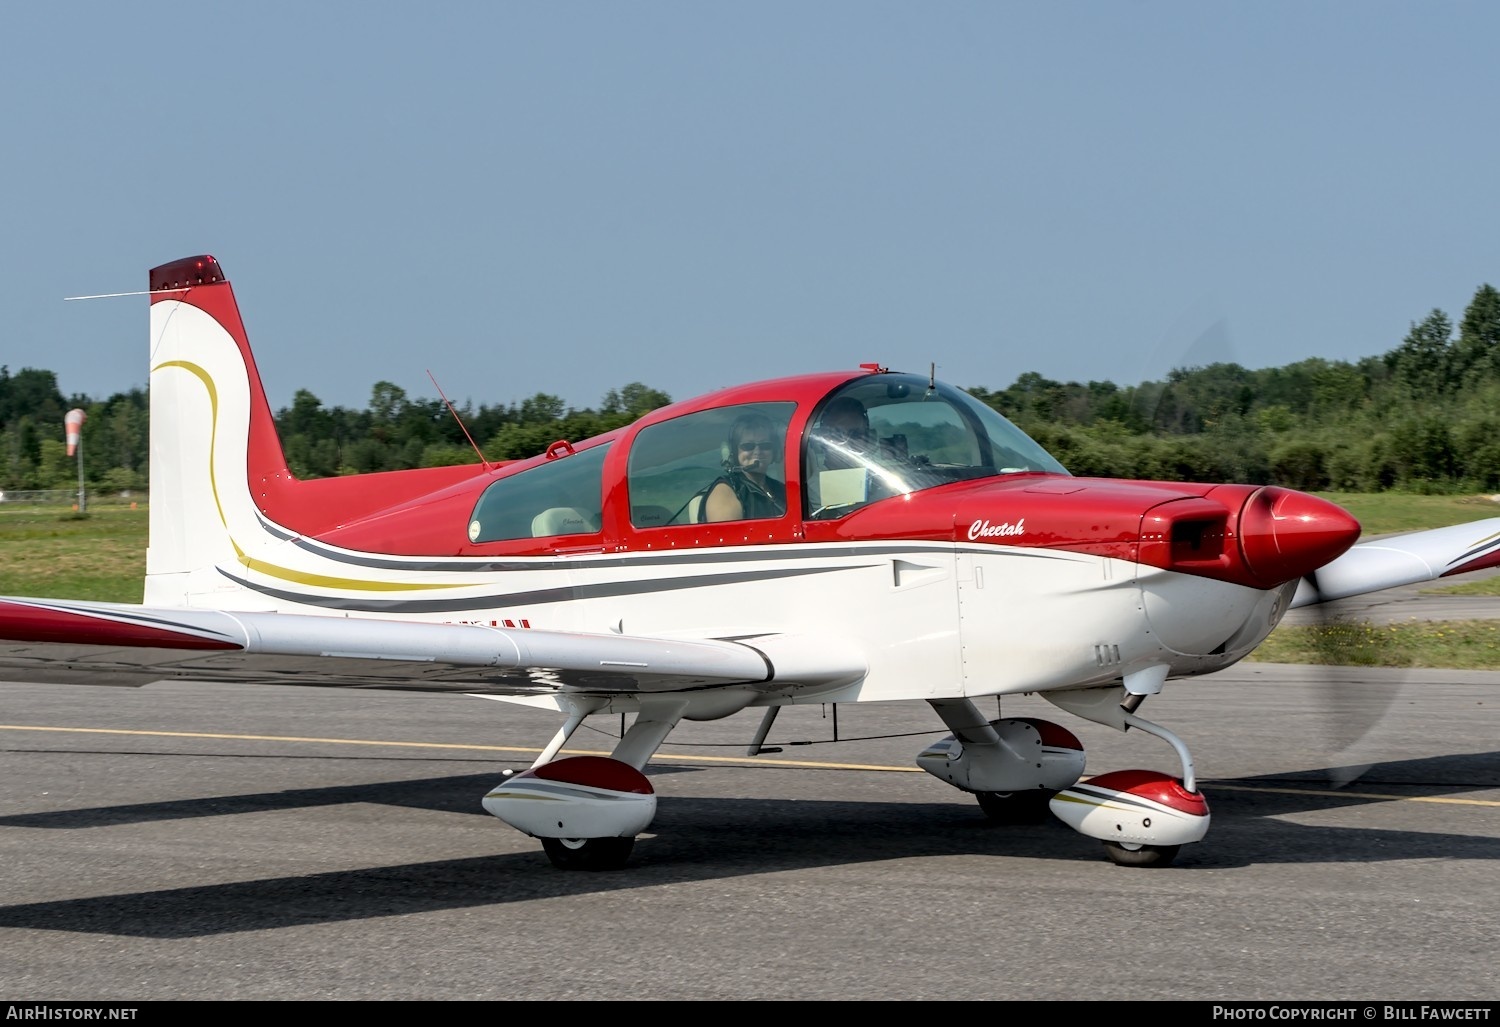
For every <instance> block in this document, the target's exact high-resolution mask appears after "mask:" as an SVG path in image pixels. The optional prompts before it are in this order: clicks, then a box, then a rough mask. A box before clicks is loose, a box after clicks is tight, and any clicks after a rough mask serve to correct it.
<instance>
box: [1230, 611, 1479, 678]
mask: <svg viewBox="0 0 1500 1027" xmlns="http://www.w3.org/2000/svg"><path fill="white" fill-rule="evenodd" d="M1248 659H1249V661H1250V662H1252V663H1318V664H1323V665H1325V666H1335V667H1441V668H1444V669H1447V670H1500V620H1464V621H1416V620H1413V621H1409V622H1406V623H1401V624H1381V625H1376V624H1370V623H1368V622H1365V621H1348V622H1333V623H1329V624H1325V625H1322V626H1320V627H1303V626H1300V625H1299V626H1290V625H1288V626H1286V627H1281V628H1277V629H1276V630H1275V631H1273V632H1271V637H1270V638H1268V639H1266V640H1265V641H1264V642H1262V643H1261V644H1260V647H1259V648H1258V649H1256V650H1255V652H1253V653H1251V654H1250V656H1249V658H1248Z"/></svg>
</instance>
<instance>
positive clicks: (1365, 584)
mask: <svg viewBox="0 0 1500 1027" xmlns="http://www.w3.org/2000/svg"><path fill="white" fill-rule="evenodd" d="M1489 567H1500V517H1488V518H1485V519H1484V520H1480V521H1470V522H1468V523H1465V524H1453V525H1449V526H1448V527H1445V528H1433V529H1431V530H1428V531H1414V532H1411V533H1410V534H1407V535H1397V536H1394V537H1391V538H1380V539H1372V540H1370V541H1369V542H1361V543H1359V544H1358V545H1355V546H1354V547H1353V548H1351V549H1350V550H1349V551H1348V552H1346V553H1345V554H1344V555H1343V556H1341V557H1339V558H1338V559H1337V560H1334V561H1333V562H1332V563H1329V564H1325V565H1324V566H1322V567H1319V568H1318V569H1317V570H1316V571H1315V572H1313V573H1312V574H1309V575H1308V576H1307V577H1305V578H1303V579H1302V581H1301V582H1299V583H1298V585H1297V592H1296V595H1295V596H1294V597H1293V598H1292V602H1291V608H1292V609H1296V608H1297V607H1299V606H1311V605H1313V604H1315V603H1325V602H1329V601H1330V600H1334V599H1347V598H1349V597H1351V596H1357V595H1363V594H1365V593H1367V592H1378V591H1380V590H1381V589H1386V588H1395V587H1396V586H1398V585H1414V584H1417V583H1418V582H1422V581H1435V580H1436V579H1438V578H1445V577H1449V576H1451V575H1454V574H1464V573H1467V572H1469V571H1478V570H1484V569H1486V568H1489Z"/></svg>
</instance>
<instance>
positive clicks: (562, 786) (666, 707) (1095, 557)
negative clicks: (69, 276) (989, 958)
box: [0, 256, 1500, 869]
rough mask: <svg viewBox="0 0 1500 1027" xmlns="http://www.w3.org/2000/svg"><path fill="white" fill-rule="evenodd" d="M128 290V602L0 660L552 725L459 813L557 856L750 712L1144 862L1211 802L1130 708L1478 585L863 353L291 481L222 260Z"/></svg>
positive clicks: (1327, 509)
mask: <svg viewBox="0 0 1500 1027" xmlns="http://www.w3.org/2000/svg"><path fill="white" fill-rule="evenodd" d="M150 289H151V292H150V297H151V304H150V307H151V329H150V334H151V338H150V343H151V378H150V393H151V470H150V485H151V504H150V546H149V550H148V555H147V561H146V579H145V595H144V599H145V602H144V604H143V605H139V606H137V605H131V604H109V603H86V602H70V601H59V600H48V599H27V598H3V599H0V638H4V639H9V640H11V642H10V643H8V644H5V645H4V646H3V647H0V662H3V664H4V665H5V666H6V667H7V668H8V670H9V671H11V672H12V676H15V673H14V672H16V671H19V672H21V673H24V674H26V675H29V679H31V680H47V677H48V675H49V674H59V673H60V674H65V675H70V676H72V677H73V678H74V679H76V676H77V675H78V673H79V672H91V671H92V672H97V673H100V674H106V673H135V674H144V675H146V679H159V678H165V677H181V678H191V679H199V680H236V681H273V682H282V683H295V684H327V685H352V686H363V687H371V686H375V687H389V688H418V689H440V690H449V691H458V692H463V693H469V694H473V695H476V696H484V697H487V698H493V699H499V700H503V701H505V702H510V703H519V704H523V705H526V706H530V707H540V708H543V709H546V710H551V711H555V712H556V713H557V714H558V715H559V717H560V720H561V722H562V723H561V727H560V728H559V729H558V731H557V733H556V735H555V736H554V737H553V738H552V739H551V740H550V742H548V743H547V744H546V746H545V747H544V749H543V750H542V753H541V755H540V756H539V757H538V758H537V760H536V762H535V763H534V764H533V765H532V767H531V768H530V769H528V770H525V771H522V772H520V773H515V774H512V775H510V776H508V777H507V778H505V779H504V780H503V781H501V782H499V783H498V784H497V785H496V786H495V787H494V788H493V789H492V790H491V791H490V792H489V793H488V794H487V795H485V796H484V797H483V804H484V807H485V809H487V810H488V811H489V812H491V813H493V814H494V815H495V816H496V817H498V818H500V819H501V820H503V821H504V822H505V823H507V824H509V825H510V826H512V827H514V828H516V829H518V830H520V831H523V832H525V833H526V834H528V835H531V836H533V837H536V838H538V839H540V841H541V844H542V847H543V849H544V850H545V851H546V853H547V855H548V857H549V858H550V859H551V860H552V862H553V863H554V864H555V865H556V866H558V867H560V868H563V869H613V868H618V867H620V866H622V865H624V863H625V862H626V860H627V858H628V857H629V855H630V853H631V851H632V847H633V845H634V841H635V836H636V835H637V834H639V833H640V832H641V831H643V830H644V829H645V828H646V827H647V825H649V824H650V823H651V821H652V818H653V817H654V815H655V812H656V794H655V791H654V789H653V788H652V785H651V782H650V780H649V779H648V778H647V776H646V775H645V774H644V773H643V771H644V769H645V768H646V765H647V763H648V762H649V761H650V759H651V757H652V755H653V754H654V753H655V752H656V751H657V749H658V747H659V746H661V745H662V744H663V742H664V741H665V740H666V738H667V737H668V735H669V734H670V732H671V731H672V729H673V728H674V727H675V726H676V725H677V724H678V723H680V722H681V721H683V720H688V721H698V720H713V719H717V718H721V717H727V716H730V715H732V714H736V713H740V712H742V711H746V710H754V711H758V712H759V713H760V715H761V720H760V723H759V726H758V727H756V728H755V729H754V730H753V732H750V734H751V737H752V739H753V741H752V742H751V743H750V744H752V745H756V746H758V745H759V744H760V743H761V742H763V741H764V740H765V738H766V736H767V733H768V731H769V730H770V727H771V721H772V719H773V718H774V716H775V714H776V712H777V710H778V709H779V708H780V707H781V706H784V705H789V704H798V703H849V702H882V701H893V700H912V699H921V700H925V701H926V702H927V703H928V704H930V705H931V707H932V710H933V712H934V713H935V714H936V716H937V717H938V718H939V719H940V720H941V722H942V723H943V724H944V725H946V727H947V729H948V731H950V732H951V734H950V735H949V736H948V737H946V738H944V739H943V740H942V741H940V742H938V743H936V744H934V745H931V746H928V747H927V748H926V749H924V750H923V751H922V752H920V753H919V754H918V755H917V757H916V761H917V763H918V764H919V765H920V766H921V767H922V768H923V769H924V770H927V771H928V772H930V773H931V774H932V775H933V776H934V777H936V778H938V779H939V780H941V781H943V782H945V783H946V784H948V785H950V786H952V787H954V788H958V789H960V790H962V791H965V792H970V793H973V794H974V795H975V796H976V797H977V799H978V802H979V805H980V806H981V807H982V808H983V809H984V811H985V812H986V813H987V814H989V815H990V816H991V817H993V818H995V819H1001V820H1004V819H1009V818H1012V817H1014V816H1016V815H1018V814H1027V813H1035V812H1038V811H1041V810H1045V809H1047V808H1050V810H1051V811H1052V812H1053V813H1055V814H1056V815H1057V816H1058V817H1059V818H1060V819H1062V820H1063V821H1064V822H1065V823H1067V824H1068V825H1069V826H1071V827H1073V828H1074V829H1076V830H1077V831H1079V832H1081V833H1083V834H1085V835H1088V836H1090V837H1094V838H1098V839H1100V840H1101V841H1103V843H1104V846H1105V851H1106V853H1107V855H1108V856H1109V857H1110V858H1111V859H1113V860H1114V861H1115V862H1117V863H1120V864H1123V865H1128V866H1160V865H1165V864H1168V863H1170V862H1171V861H1172V859H1173V858H1174V857H1175V855H1176V854H1177V851H1178V849H1179V848H1180V847H1181V846H1182V845H1184V844H1187V843H1191V842H1196V841H1199V840H1200V839H1202V838H1203V837H1204V835H1205V833H1206V831H1207V829H1208V824H1209V809H1208V805H1207V802H1206V801H1205V799H1204V797H1203V795H1202V794H1201V793H1200V792H1199V791H1198V788H1197V784H1196V782H1195V777H1194V771H1193V762H1192V758H1191V756H1190V755H1189V752H1188V749H1187V746H1186V745H1185V744H1184V743H1183V742H1182V741H1181V740H1180V739H1178V738H1177V737H1176V736H1175V735H1174V734H1172V733H1171V732H1170V731H1169V730H1167V729H1166V728H1164V727H1162V726H1160V725H1158V724H1154V723H1152V722H1151V721H1148V720H1146V719H1144V718H1143V717H1142V716H1141V715H1140V712H1139V711H1140V708H1141V705H1142V703H1143V701H1144V700H1145V699H1146V698H1148V697H1149V696H1152V695H1155V694H1157V693H1158V692H1160V691H1161V689H1162V687H1163V685H1164V684H1165V683H1166V682H1167V681H1169V680H1174V679H1178V678H1187V677H1192V676H1195V675H1200V674H1205V673H1208V672H1211V671H1216V670H1220V669H1222V668H1224V667H1227V666H1229V665H1231V664H1233V663H1235V662H1236V661H1238V660H1240V659H1242V658H1243V657H1245V655H1246V654H1248V653H1249V652H1250V651H1251V650H1253V649H1254V648H1255V647H1256V646H1257V645H1258V644H1259V643H1260V642H1261V641H1263V640H1264V639H1265V638H1266V636H1267V635H1268V634H1269V633H1270V632H1271V630H1272V629H1273V628H1275V627H1276V625H1277V623H1278V622H1279V621H1280V620H1281V618H1282V616H1283V615H1284V614H1285V613H1286V611H1287V610H1289V609H1291V608H1293V607H1295V606H1300V605H1305V604H1308V603H1314V602H1321V601H1324V600H1328V599H1336V598H1342V597H1345V596H1351V595H1356V594H1359V593H1363V592H1370V591H1375V590H1377V589H1382V588H1387V587H1391V586H1394V585H1399V584H1406V583H1411V582H1416V581H1423V580H1428V579H1432V578H1437V577H1440V576H1443V575H1448V574H1455V573H1459V572H1463V571H1470V570H1477V569H1480V568H1483V567H1492V566H1496V565H1500V518H1492V519H1490V520H1487V521H1480V522H1475V523H1471V524H1465V525H1459V526H1455V527H1450V528H1443V529H1438V530H1435V531H1428V532H1420V533H1415V534H1411V535H1406V536H1403V537H1399V538H1396V539H1394V540H1385V541H1379V542H1368V543H1364V544H1359V545H1356V544H1355V541H1356V539H1357V537H1358V536H1359V533H1360V527H1359V525H1358V523H1357V522H1356V521H1355V520H1354V518H1352V517H1351V516H1350V515H1349V514H1348V513H1346V512H1345V511H1344V510H1342V509H1340V508H1339V507H1337V506H1334V505H1332V504H1330V503H1328V502H1326V501H1324V500H1322V499H1319V498H1317V497H1314V496H1311V495H1307V494H1304V493H1299V492H1294V491H1291V490H1288V489H1284V488H1277V487H1270V486H1267V487H1259V486H1251V485H1223V484H1220V485H1213V484H1201V485H1200V484H1180V483H1167V482H1153V481H1127V480H1115V479H1100V478H1078V477H1074V476H1072V475H1070V474H1069V473H1068V472H1067V471H1066V470H1065V469H1064V468H1063V467H1062V466H1061V465H1060V464H1059V463H1058V462H1057V461H1056V460H1055V459H1053V458H1052V457H1051V456H1049V455H1048V454H1047V453H1046V452H1045V451H1044V450H1043V449H1042V448H1041V447H1040V446H1038V445H1037V444H1036V443H1035V442H1034V441H1033V440H1031V439H1030V438H1028V437H1027V436H1026V435H1025V434H1023V433H1022V432H1021V431H1019V430H1018V429H1017V428H1016V427H1015V426H1014V425H1012V424H1011V423H1010V422H1009V421H1007V420H1006V419H1005V418H1004V417H1002V416H1001V415H1000V414H998V413H996V412H995V411H994V410H992V409H990V408H989V407H987V406H985V405H984V404H982V403H980V402H978V401H977V400H975V399H973V398H972V397H970V396H968V395H967V394H965V393H963V392H961V391H959V390H958V389H955V388H952V387H950V386H947V385H944V384H942V383H940V382H937V381H935V380H933V379H932V378H931V376H929V375H913V374H901V373H894V372H891V371H888V370H886V369H885V368H883V367H878V366H875V365H867V366H865V367H864V368H863V369H861V370H858V371H843V372H835V373H827V374H809V375H801V376H798V377H790V378H781V379H776V380H772V381H763V382H756V383H753V384H749V385H742V386H737V387H734V388H728V389H723V390H721V391H718V392H715V393H712V394H710V395H707V396H703V397H700V398H698V399H691V400H687V401H685V402H680V403H675V404H673V405H671V406H668V407H665V408H662V409H659V410H655V411H652V412H651V413H649V414H647V415H646V416H644V417H642V418H641V419H640V420H638V421H636V422H635V423H633V424H631V425H629V426H627V427H624V428H620V429H618V430H616V431H613V432H610V433H609V434H606V435H603V436H600V437H598V438H594V439H589V440H586V441H582V442H572V443H570V442H563V441H560V442H557V443H555V444H554V445H552V446H551V447H549V448H548V450H547V452H546V453H545V454H543V455H540V456H537V457H535V458H533V459H528V460H520V461H513V462H509V463H505V464H500V465H495V464H486V463H484V462H482V461H481V462H478V463H475V464H471V465H467V466H461V467H441V468H430V469H418V470H409V471H394V472H387V473H380V474H366V475H356V476H350V477H340V478H326V479H319V480H310V481H303V480H298V479H296V478H295V477H293V476H292V474H291V473H289V471H288V470H287V466H286V461H285V458H284V456H283V453H282V448H281V444H280V442H279V440H278V438H277V436H276V431H275V425H274V422H273V420H272V413H271V409H270V406H269V405H268V403H267V401H266V397H265V394H264V392H263V390H262V387H261V382H260V378H259V375H258V373H257V371H256V367H255V362H254V359H253V358H252V356H251V352H250V346H249V343H248V341H247V339H246V334H245V328H244V325H243V323H242V322H241V318H240V314H239V309H238V306H237V304H236V302H235V297H234V293H233V291H232V289H231V287H230V284H229V282H228V281H227V279H226V278H225V277H224V273H223V270H222V269H221V267H220V266H219V264H218V262H217V261H216V260H214V259H213V258H212V257H208V256H199V257H192V258H188V259H184V260H178V261H174V262H172V263H169V264H164V265H162V266H160V267H158V268H155V269H154V270H152V272H151V285H150ZM715 486H717V487H718V489H717V495H715V494H714V493H715ZM726 511H727V513H726ZM726 516H727V517H728V518H729V519H719V520H710V519H709V518H710V517H719V518H724V517H726ZM1021 693H1036V694H1039V695H1041V696H1043V697H1045V698H1046V699H1047V700H1049V701H1050V702H1051V703H1052V704H1053V705H1055V706H1056V707H1057V708H1058V709H1060V710H1062V711H1065V712H1066V713H1069V714H1072V715H1074V716H1077V717H1080V718H1083V719H1084V720H1086V721H1092V722H1095V723H1098V724H1103V725H1107V726H1110V727H1113V728H1116V729H1118V730H1120V731H1126V730H1128V729H1131V728H1135V729H1138V730H1139V731H1140V732H1141V733H1143V734H1147V735H1153V736H1156V737H1157V738H1159V739H1161V740H1163V741H1165V742H1166V743H1167V744H1168V745H1170V746H1171V747H1172V748H1173V749H1174V750H1175V752H1176V754H1177V755H1178V757H1179V758H1180V760H1181V764H1182V772H1181V775H1180V776H1177V777H1174V776H1171V775H1168V774H1163V773H1159V772H1155V771H1144V770H1120V771H1113V772H1110V773H1104V774H1100V775H1097V776H1091V777H1087V778H1085V777H1084V763H1085V757H1084V751H1083V747H1082V745H1081V744H1080V742H1079V741H1078V739H1077V738H1076V737H1075V736H1074V734H1073V733H1072V732H1070V731H1069V730H1068V729H1067V728H1065V727H1063V726H1061V725H1058V724H1054V723H1051V722H1049V721H1044V720H1038V719H1034V718H1003V717H1002V718H998V719H995V718H991V717H989V716H987V715H985V714H984V713H982V712H981V711H980V709H979V708H978V707H977V706H976V704H975V701H976V700H978V699H991V698H996V699H998V698H999V697H1003V696H1014V695H1018V694H1021ZM595 714H609V715H617V714H629V715H633V719H632V720H631V721H630V724H629V727H628V729H627V730H625V731H624V732H623V733H622V735H621V737H620V739H619V742H618V744H617V745H616V746H615V747H614V750H613V752H612V753H611V755H610V756H609V757H608V758H605V757H600V756H571V757H566V756H561V754H562V752H563V748H564V746H565V745H566V744H567V742H568V740H569V738H570V736H572V734H573V732H574V731H576V730H577V729H578V727H579V725H580V724H582V723H583V721H584V720H585V719H586V718H588V717H590V716H592V715H595ZM748 727H749V725H747V728H748Z"/></svg>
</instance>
